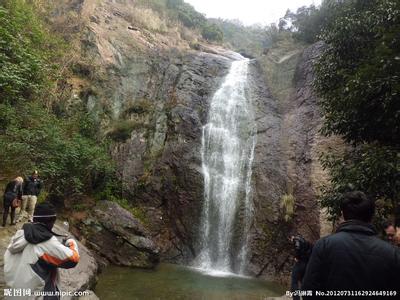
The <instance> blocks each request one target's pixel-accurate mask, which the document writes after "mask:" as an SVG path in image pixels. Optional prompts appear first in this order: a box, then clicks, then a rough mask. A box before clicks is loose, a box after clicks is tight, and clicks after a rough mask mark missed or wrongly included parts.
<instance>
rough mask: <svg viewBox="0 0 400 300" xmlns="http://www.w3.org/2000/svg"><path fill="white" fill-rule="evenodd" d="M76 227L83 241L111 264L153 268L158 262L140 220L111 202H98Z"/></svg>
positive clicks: (157, 252)
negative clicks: (82, 235) (80, 232)
mask: <svg viewBox="0 0 400 300" xmlns="http://www.w3.org/2000/svg"><path fill="white" fill-rule="evenodd" d="M77 226H78V227H79V229H80V230H81V231H82V233H83V234H84V236H85V237H86V243H87V244H88V245H89V246H90V247H92V248H93V249H95V250H96V252H97V253H98V254H99V255H101V256H102V257H104V258H106V259H107V260H108V261H110V262H111V263H113V264H116V265H121V266H129V267H140V268H153V267H154V266H155V265H156V264H157V263H158V261H159V251H158V248H157V246H156V244H155V243H154V242H153V241H152V239H151V238H150V237H149V233H148V231H147V230H146V229H145V228H144V226H143V225H142V223H141V222H140V221H139V220H138V219H136V218H135V217H133V216H132V214H131V213H130V212H129V211H127V210H126V209H124V208H122V207H121V206H119V205H118V204H116V203H114V202H110V201H100V202H98V203H97V204H96V206H95V207H94V208H93V211H92V212H91V214H90V216H89V217H88V218H87V219H86V220H83V221H82V222H81V223H80V224H78V225H77Z"/></svg>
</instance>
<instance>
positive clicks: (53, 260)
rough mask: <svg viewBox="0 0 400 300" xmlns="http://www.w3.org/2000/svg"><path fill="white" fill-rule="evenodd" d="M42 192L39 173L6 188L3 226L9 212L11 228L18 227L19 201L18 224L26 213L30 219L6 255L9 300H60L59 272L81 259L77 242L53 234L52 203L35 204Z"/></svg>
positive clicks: (5, 267) (14, 239)
mask: <svg viewBox="0 0 400 300" xmlns="http://www.w3.org/2000/svg"><path fill="white" fill-rule="evenodd" d="M41 189H42V182H41V180H40V179H39V177H38V172H37V171H34V172H33V173H32V175H31V176H29V177H27V178H26V179H25V180H23V178H22V177H17V178H15V179H14V180H13V181H11V182H9V183H8V184H7V186H6V189H5V193H4V212H3V226H5V225H6V221H7V217H8V214H9V213H10V210H11V213H10V216H11V225H15V211H16V208H17V207H18V206H19V205H18V204H15V203H18V201H20V207H21V212H20V214H19V216H18V220H17V221H21V220H22V219H23V218H24V217H25V216H24V214H27V216H28V222H27V223H25V224H23V226H22V229H20V230H18V231H17V232H16V233H15V235H14V236H13V237H12V238H11V242H10V244H9V245H8V247H7V250H6V252H5V253H4V279H5V282H6V285H7V288H5V289H4V296H5V297H6V299H14V298H16V299H48V300H50V299H54V300H58V299H60V298H61V295H62V292H61V291H60V290H59V288H58V281H59V275H58V269H59V268H64V269H68V268H73V267H75V266H76V265H77V264H78V262H79V259H80V257H79V252H78V245H77V243H76V241H75V240H74V239H71V238H68V236H66V235H62V234H59V233H56V232H54V231H53V226H54V224H55V222H56V219H57V214H56V210H55V208H54V206H53V205H52V204H51V203H49V202H44V203H39V204H36V202H37V196H38V195H39V194H40V191H41Z"/></svg>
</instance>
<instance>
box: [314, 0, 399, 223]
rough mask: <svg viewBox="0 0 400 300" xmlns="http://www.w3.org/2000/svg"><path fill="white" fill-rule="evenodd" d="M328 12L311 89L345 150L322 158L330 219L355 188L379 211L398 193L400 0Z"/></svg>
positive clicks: (389, 207)
mask: <svg viewBox="0 0 400 300" xmlns="http://www.w3.org/2000/svg"><path fill="white" fill-rule="evenodd" d="M332 9H334V10H335V19H334V20H332V21H330V22H327V24H326V25H325V27H324V30H323V31H322V34H321V38H322V40H323V41H325V43H326V44H327V47H326V50H325V51H324V53H323V54H322V56H321V58H320V59H319V61H318V63H317V65H316V80H315V87H316V90H317V92H318V93H319V95H320V96H321V97H322V101H321V107H322V111H323V114H324V117H325V124H324V125H325V126H324V128H323V133H324V134H326V135H330V134H337V135H340V136H342V137H343V138H344V140H345V141H346V142H347V143H348V144H350V145H351V147H350V148H348V149H347V151H345V153H344V154H343V155H336V156H334V155H327V156H325V158H324V159H323V163H324V166H325V167H326V168H328V169H329V170H330V173H331V177H332V185H331V186H330V187H329V188H326V189H324V191H323V192H324V194H323V197H322V204H323V205H324V206H327V207H328V208H329V209H330V212H331V214H332V215H333V216H337V215H338V205H337V203H338V201H337V200H338V199H337V198H338V195H340V194H341V193H343V192H344V191H346V190H349V189H360V190H363V191H366V192H367V193H368V194H370V195H371V196H372V197H374V198H375V199H376V200H379V202H378V203H382V205H381V211H380V212H381V214H382V215H386V214H387V213H388V212H389V213H391V214H393V213H394V212H395V211H396V209H398V207H399V203H398V201H399V200H398V199H399V196H400V139H399V137H400V123H399V119H400V102H399V95H400V83H399V76H400V56H399V53H400V39H399V35H398V33H399V31H400V3H399V2H398V1H394V0H388V1H376V0H371V1H348V2H345V3H344V4H342V3H338V4H337V5H335V6H333V8H332ZM396 213H397V214H398V213H399V212H398V211H396ZM397 217H398V215H397Z"/></svg>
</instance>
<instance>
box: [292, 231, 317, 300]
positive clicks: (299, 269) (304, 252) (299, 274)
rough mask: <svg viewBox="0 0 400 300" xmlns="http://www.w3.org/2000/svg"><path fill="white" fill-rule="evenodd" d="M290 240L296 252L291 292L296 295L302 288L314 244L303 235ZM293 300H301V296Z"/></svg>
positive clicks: (294, 297)
mask: <svg viewBox="0 0 400 300" xmlns="http://www.w3.org/2000/svg"><path fill="white" fill-rule="evenodd" d="M289 240H290V242H291V243H292V244H293V247H294V251H295V264H294V265H293V268H292V278H291V291H292V292H293V293H295V292H296V291H299V290H300V288H301V282H302V281H303V277H304V274H305V272H306V267H307V263H308V259H309V258H310V255H311V250H312V244H311V243H310V242H308V241H306V240H305V239H304V238H303V237H302V236H301V235H296V236H291V237H290V239H289ZM293 299H294V300H299V299H300V296H299V295H297V294H295V295H294V296H293Z"/></svg>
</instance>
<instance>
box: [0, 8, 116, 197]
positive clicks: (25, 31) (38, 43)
mask: <svg viewBox="0 0 400 300" xmlns="http://www.w3.org/2000/svg"><path fill="white" fill-rule="evenodd" d="M68 51H69V49H68V47H67V45H66V43H65V42H64V41H63V40H62V39H60V38H58V37H57V36H56V35H54V34H52V33H51V32H50V31H49V29H48V27H47V26H46V24H45V23H43V21H42V19H41V18H40V17H39V16H38V14H37V11H36V9H35V6H34V5H33V4H31V2H29V1H22V0H5V1H2V4H1V6H0V120H1V121H0V148H1V149H2V151H1V153H0V164H1V167H0V169H1V172H2V175H3V176H8V177H12V176H16V175H18V174H26V173H28V172H31V170H33V169H38V170H39V171H40V173H41V175H42V177H44V178H45V182H46V188H47V190H48V191H49V192H50V193H51V195H52V196H53V197H57V198H60V197H68V196H72V195H76V194H80V193H82V192H94V191H96V190H98V189H102V186H104V185H105V182H106V181H108V180H109V179H110V178H112V177H113V174H114V166H113V162H112V161H111V157H110V155H109V153H108V150H107V142H104V141H100V140H98V134H97V130H96V126H95V123H94V121H93V120H92V119H91V118H90V116H89V115H87V114H86V112H85V111H84V109H83V108H82V107H80V105H79V104H78V105H73V104H71V106H70V108H69V109H68V110H66V109H65V105H66V103H68V100H69V98H68V97H71V95H64V97H63V94H62V93H61V92H60V90H61V89H62V86H63V84H65V82H64V81H63V76H65V70H66V69H67V68H68V67H69V66H65V65H64V64H63V63H61V62H62V58H63V57H65V56H66V55H67V54H68Z"/></svg>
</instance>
